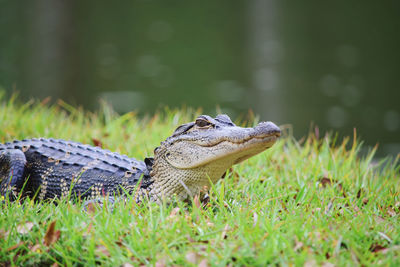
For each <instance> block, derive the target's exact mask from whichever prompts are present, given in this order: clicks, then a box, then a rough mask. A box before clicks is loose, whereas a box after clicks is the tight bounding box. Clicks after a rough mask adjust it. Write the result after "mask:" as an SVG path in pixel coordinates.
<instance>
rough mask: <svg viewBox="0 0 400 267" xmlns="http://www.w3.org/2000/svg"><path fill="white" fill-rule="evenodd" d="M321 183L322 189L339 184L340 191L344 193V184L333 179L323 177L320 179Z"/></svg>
mask: <svg viewBox="0 0 400 267" xmlns="http://www.w3.org/2000/svg"><path fill="white" fill-rule="evenodd" d="M319 182H320V183H321V185H322V187H324V188H325V187H327V186H330V185H333V184H338V189H339V190H340V191H343V186H342V184H341V183H339V182H338V181H336V180H334V179H332V178H328V177H322V178H321V179H319Z"/></svg>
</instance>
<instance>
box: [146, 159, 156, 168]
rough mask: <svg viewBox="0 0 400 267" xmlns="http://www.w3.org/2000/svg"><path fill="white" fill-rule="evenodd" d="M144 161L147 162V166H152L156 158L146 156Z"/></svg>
mask: <svg viewBox="0 0 400 267" xmlns="http://www.w3.org/2000/svg"><path fill="white" fill-rule="evenodd" d="M144 163H145V164H146V166H147V167H152V166H153V163H154V158H145V159H144Z"/></svg>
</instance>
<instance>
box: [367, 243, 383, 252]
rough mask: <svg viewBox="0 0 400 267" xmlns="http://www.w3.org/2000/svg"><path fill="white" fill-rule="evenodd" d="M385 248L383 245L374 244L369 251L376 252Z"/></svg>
mask: <svg viewBox="0 0 400 267" xmlns="http://www.w3.org/2000/svg"><path fill="white" fill-rule="evenodd" d="M384 249H386V247H384V246H381V245H379V244H372V245H371V247H370V248H369V251H371V252H374V253H376V252H379V251H382V250H384Z"/></svg>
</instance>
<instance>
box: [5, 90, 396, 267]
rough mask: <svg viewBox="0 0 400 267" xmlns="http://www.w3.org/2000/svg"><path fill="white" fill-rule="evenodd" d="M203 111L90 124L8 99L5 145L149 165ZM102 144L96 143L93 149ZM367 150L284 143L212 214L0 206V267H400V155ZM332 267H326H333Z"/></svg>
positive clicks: (62, 204)
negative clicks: (102, 151)
mask: <svg viewBox="0 0 400 267" xmlns="http://www.w3.org/2000/svg"><path fill="white" fill-rule="evenodd" d="M198 113H199V112H198V111H193V110H164V111H162V112H160V113H158V114H157V115H156V116H154V117H146V118H138V116H136V115H135V113H127V114H124V115H122V116H118V115H116V114H115V113H113V111H112V109H110V108H109V107H107V106H106V105H105V106H104V108H103V109H102V110H101V111H99V112H97V113H89V112H86V111H83V110H81V109H76V108H73V107H71V106H69V105H67V104H65V103H63V102H59V103H58V104H56V105H51V106H50V105H47V104H44V103H36V102H30V103H26V104H18V103H16V101H15V99H14V98H12V99H9V100H6V99H4V97H3V98H2V99H0V122H1V127H0V141H1V142H6V141H10V140H13V139H23V138H29V137H54V138H62V139H69V140H75V141H79V142H83V143H89V144H93V142H98V141H100V142H101V143H102V145H103V147H105V148H107V149H110V150H112V151H118V152H120V153H123V154H127V155H129V156H131V157H135V158H137V159H139V160H141V159H143V158H144V157H146V156H151V155H152V151H153V149H154V148H155V147H156V146H157V145H159V143H160V141H162V140H164V139H165V138H166V137H167V136H168V135H170V134H171V133H172V131H173V130H174V129H175V127H177V126H178V125H179V124H181V123H184V122H187V121H191V120H193V118H194V116H195V115H198ZM93 139H96V141H93ZM360 147H361V145H360V143H359V142H358V141H357V140H353V138H346V139H344V140H342V141H339V140H336V138H335V137H334V136H331V135H327V136H325V137H323V138H317V137H315V136H314V135H312V134H310V136H309V137H307V138H305V139H304V140H303V141H302V142H299V141H296V140H294V139H293V138H292V137H291V136H290V135H285V136H284V137H282V138H281V140H280V141H278V142H277V144H275V146H274V147H273V148H271V149H270V150H268V151H266V152H264V153H262V154H260V155H258V156H256V157H253V158H251V159H249V160H247V161H246V162H244V163H242V164H240V165H237V166H235V167H234V168H233V169H231V170H230V172H229V173H228V174H227V175H226V177H225V179H223V180H221V181H220V182H219V183H217V184H215V185H213V186H212V188H211V190H210V200H209V202H208V204H206V205H205V206H204V207H203V206H202V205H199V203H198V202H194V204H193V205H189V204H186V203H182V202H176V203H174V204H172V205H160V206H159V205H157V204H154V203H145V204H140V205H137V204H136V203H135V202H134V201H133V200H132V199H128V201H127V202H126V203H125V204H124V203H119V204H117V205H116V206H115V208H114V210H112V211H111V210H109V209H107V207H106V206H105V207H103V208H101V209H90V210H89V211H88V212H85V211H83V210H82V204H81V203H71V202H68V201H64V200H61V201H59V202H58V203H57V205H55V204H53V203H34V202H32V201H29V200H27V201H25V202H23V203H17V202H13V203H8V202H3V203H2V204H0V209H1V211H0V213H1V216H0V265H15V266H20V265H52V264H54V266H56V265H57V264H58V265H67V266H75V265H96V264H100V265H104V266H121V265H125V266H130V265H133V266H137V265H143V264H144V265H158V266H163V265H180V266H197V265H198V264H200V265H202V266H207V265H208V266H226V265H233V266H240V265H241V266H243V265H245V266H264V265H296V266H302V265H304V264H309V265H323V264H325V266H333V265H336V266H349V265H365V266H368V265H377V264H379V265H393V266H394V265H398V264H399V263H400V230H399V229H400V223H399V221H400V220H399V214H400V183H399V178H400V177H399V168H400V167H399V164H398V160H399V156H398V157H397V158H396V159H394V160H390V159H384V160H381V161H380V162H377V163H376V162H374V161H373V155H374V151H371V152H370V153H369V154H368V155H367V156H365V157H362V158H361V157H360V156H359V155H358V151H359V150H360ZM329 264H330V265H329Z"/></svg>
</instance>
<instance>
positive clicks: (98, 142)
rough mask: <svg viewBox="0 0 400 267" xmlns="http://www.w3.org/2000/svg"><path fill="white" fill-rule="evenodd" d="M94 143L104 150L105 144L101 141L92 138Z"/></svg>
mask: <svg viewBox="0 0 400 267" xmlns="http://www.w3.org/2000/svg"><path fill="white" fill-rule="evenodd" d="M92 142H93V145H95V146H97V147H100V148H103V143H102V142H101V141H100V140H99V139H96V138H92Z"/></svg>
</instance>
